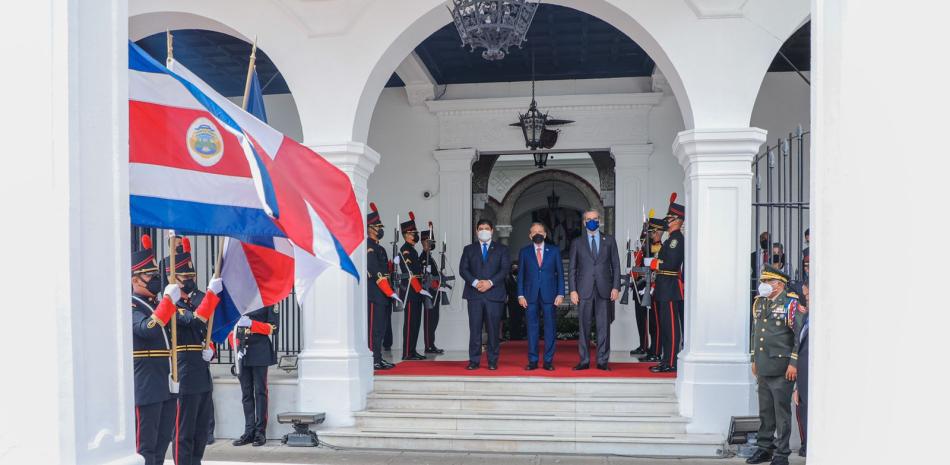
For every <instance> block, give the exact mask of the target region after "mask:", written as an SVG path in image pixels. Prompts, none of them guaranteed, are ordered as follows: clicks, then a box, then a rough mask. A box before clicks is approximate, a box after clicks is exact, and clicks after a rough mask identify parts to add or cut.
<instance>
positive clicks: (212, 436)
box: [208, 433, 801, 453]
mask: <svg viewBox="0 0 950 465" xmlns="http://www.w3.org/2000/svg"><path fill="white" fill-rule="evenodd" d="M212 444H214V433H208V445H209V446H210V445H212ZM799 453H801V452H799Z"/></svg>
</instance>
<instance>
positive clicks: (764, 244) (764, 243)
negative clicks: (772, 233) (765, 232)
mask: <svg viewBox="0 0 950 465" xmlns="http://www.w3.org/2000/svg"><path fill="white" fill-rule="evenodd" d="M759 247H762V250H765V249H767V248H769V241H767V240H761V241H759Z"/></svg>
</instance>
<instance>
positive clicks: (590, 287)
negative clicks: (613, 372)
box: [568, 210, 621, 370]
mask: <svg viewBox="0 0 950 465" xmlns="http://www.w3.org/2000/svg"><path fill="white" fill-rule="evenodd" d="M584 226H585V227H586V228H587V234H582V235H581V236H580V237H578V238H576V239H574V240H573V241H572V242H571V252H570V257H571V264H570V269H569V273H568V280H569V285H570V287H571V303H573V304H574V305H577V306H578V318H579V320H580V337H579V338H578V340H577V352H578V354H579V355H580V362H578V364H577V365H576V366H575V367H574V369H575V370H586V369H588V368H590V353H589V346H590V341H589V338H590V324H591V319H592V318H596V319H597V368H599V369H601V370H610V367H609V366H608V365H607V363H608V361H609V359H610V313H609V312H610V305H609V304H610V302H614V301H616V300H617V298H618V297H619V296H620V273H621V270H620V254H619V253H618V252H617V243H616V241H614V238H613V237H611V236H608V235H606V234H601V233H600V231H599V229H600V212H598V211H597V210H588V211H586V212H584Z"/></svg>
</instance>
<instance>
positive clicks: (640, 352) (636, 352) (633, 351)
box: [630, 347, 647, 355]
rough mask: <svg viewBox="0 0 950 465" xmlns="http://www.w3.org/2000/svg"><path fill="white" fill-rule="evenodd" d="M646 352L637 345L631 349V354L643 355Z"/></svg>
mask: <svg viewBox="0 0 950 465" xmlns="http://www.w3.org/2000/svg"><path fill="white" fill-rule="evenodd" d="M645 353H647V352H646V351H645V350H643V349H642V348H640V347H637V348H636V349H633V350H631V351H630V355H643V354H645Z"/></svg>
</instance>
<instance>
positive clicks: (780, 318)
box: [752, 291, 805, 376]
mask: <svg viewBox="0 0 950 465" xmlns="http://www.w3.org/2000/svg"><path fill="white" fill-rule="evenodd" d="M797 297H798V296H797V294H794V293H791V292H787V291H782V293H781V294H779V295H778V296H777V297H776V298H775V300H769V299H768V298H767V297H756V299H755V301H754V302H753V303H752V321H753V323H752V362H753V363H755V367H756V370H757V371H758V373H759V376H783V375H785V371H786V370H787V369H788V366H789V365H791V366H795V367H797V366H798V348H799V344H800V343H801V341H799V337H798V336H799V334H801V331H802V324H803V323H804V320H805V319H804V315H802V313H801V306H800V305H799V304H798V298H797Z"/></svg>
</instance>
